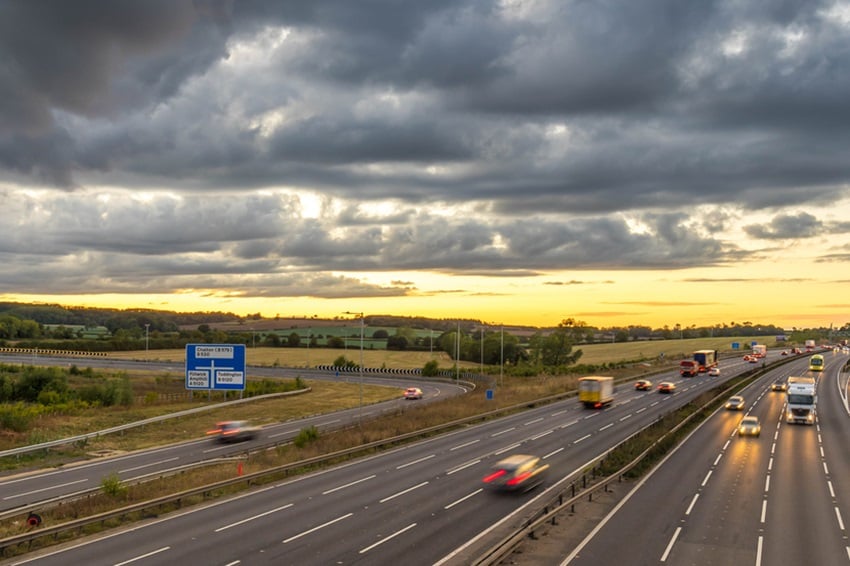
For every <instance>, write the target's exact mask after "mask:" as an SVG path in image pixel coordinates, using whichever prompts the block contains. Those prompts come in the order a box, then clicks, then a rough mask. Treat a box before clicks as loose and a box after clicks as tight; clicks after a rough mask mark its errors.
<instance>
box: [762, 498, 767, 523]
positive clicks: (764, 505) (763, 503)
mask: <svg viewBox="0 0 850 566" xmlns="http://www.w3.org/2000/svg"><path fill="white" fill-rule="evenodd" d="M766 516H767V500H766V499H765V500H764V501H762V502H761V522H762V523H764V519H765V517H766Z"/></svg>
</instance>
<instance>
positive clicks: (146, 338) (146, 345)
mask: <svg viewBox="0 0 850 566" xmlns="http://www.w3.org/2000/svg"><path fill="white" fill-rule="evenodd" d="M150 327H151V325H150V323H149V322H148V323H146V324H145V358H147V357H148V345H149V344H150V339H149V337H150V333H149V332H148V331H149V330H150Z"/></svg>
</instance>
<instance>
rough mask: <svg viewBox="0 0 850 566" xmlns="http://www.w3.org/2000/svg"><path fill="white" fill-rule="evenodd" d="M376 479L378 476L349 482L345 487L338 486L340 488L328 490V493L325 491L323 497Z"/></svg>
mask: <svg viewBox="0 0 850 566" xmlns="http://www.w3.org/2000/svg"><path fill="white" fill-rule="evenodd" d="M376 477H378V476H376V475H375V474H372V475H371V476H366V477H365V478H360V479H359V480H354V481H353V482H349V483H347V484H344V485H341V486H338V487H334V488H331V489H329V490H327V491H323V492H322V495H327V494H329V493H333V492H335V491H339V490H341V489H345V488H347V487H351V486H352V485H357V484H358V483H363V482H364V481H369V480H372V479H375V478H376Z"/></svg>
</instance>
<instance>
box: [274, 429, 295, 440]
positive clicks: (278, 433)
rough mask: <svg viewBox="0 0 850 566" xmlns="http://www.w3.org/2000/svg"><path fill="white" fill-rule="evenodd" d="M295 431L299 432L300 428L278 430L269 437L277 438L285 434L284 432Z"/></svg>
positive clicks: (290, 432)
mask: <svg viewBox="0 0 850 566" xmlns="http://www.w3.org/2000/svg"><path fill="white" fill-rule="evenodd" d="M293 432H298V429H292V430H285V431H283V432H276V433H274V434H270V435H269V438H277V437H278V436H283V435H284V434H292V433H293Z"/></svg>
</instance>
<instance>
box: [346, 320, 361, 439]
mask: <svg viewBox="0 0 850 566" xmlns="http://www.w3.org/2000/svg"><path fill="white" fill-rule="evenodd" d="M345 314H353V315H355V316H357V317H358V318H360V408H359V411H358V413H357V424H358V425H359V424H360V420H361V419H362V416H363V313H362V312H351V311H345Z"/></svg>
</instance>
